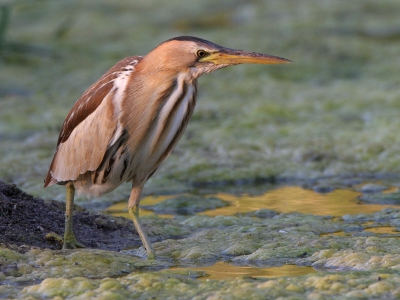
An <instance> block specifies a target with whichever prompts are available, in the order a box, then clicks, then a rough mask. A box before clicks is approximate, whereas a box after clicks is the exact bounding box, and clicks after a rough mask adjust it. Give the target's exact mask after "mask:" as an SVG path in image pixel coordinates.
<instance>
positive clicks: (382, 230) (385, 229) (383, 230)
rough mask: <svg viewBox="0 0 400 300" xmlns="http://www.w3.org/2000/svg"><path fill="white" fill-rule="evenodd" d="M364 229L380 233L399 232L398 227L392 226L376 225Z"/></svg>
mask: <svg viewBox="0 0 400 300" xmlns="http://www.w3.org/2000/svg"><path fill="white" fill-rule="evenodd" d="M364 231H368V232H373V233H379V234H398V233H399V231H397V229H396V227H392V226H381V227H374V228H367V229H364Z"/></svg>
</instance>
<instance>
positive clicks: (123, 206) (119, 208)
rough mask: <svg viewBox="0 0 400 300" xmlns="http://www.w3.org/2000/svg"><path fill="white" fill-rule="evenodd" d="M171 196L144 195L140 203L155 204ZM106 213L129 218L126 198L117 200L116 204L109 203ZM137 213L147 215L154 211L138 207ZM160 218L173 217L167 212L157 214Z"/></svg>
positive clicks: (152, 213)
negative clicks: (120, 200)
mask: <svg viewBox="0 0 400 300" xmlns="http://www.w3.org/2000/svg"><path fill="white" fill-rule="evenodd" d="M172 197H174V195H173V196H157V197H153V196H149V197H145V198H143V199H142V200H141V201H140V205H141V206H143V205H155V204H157V203H159V202H161V201H164V200H166V199H169V198H172ZM106 213H108V214H111V215H113V216H119V217H125V218H128V219H130V218H131V217H130V215H129V213H128V200H126V201H123V202H118V203H116V204H113V205H111V206H110V207H109V208H107V210H106ZM139 215H140V216H148V215H154V212H153V211H151V210H146V209H142V208H140V207H139ZM158 216H159V217H160V218H173V217H174V215H169V214H159V215H158Z"/></svg>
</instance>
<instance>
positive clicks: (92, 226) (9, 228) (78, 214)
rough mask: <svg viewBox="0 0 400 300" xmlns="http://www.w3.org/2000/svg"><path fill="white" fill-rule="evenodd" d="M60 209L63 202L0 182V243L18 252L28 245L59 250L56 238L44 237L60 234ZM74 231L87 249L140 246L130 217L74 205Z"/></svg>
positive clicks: (59, 245)
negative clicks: (126, 217)
mask: <svg viewBox="0 0 400 300" xmlns="http://www.w3.org/2000/svg"><path fill="white" fill-rule="evenodd" d="M64 212H65V204H64V203H60V202H57V201H54V200H43V199H40V198H35V197H33V196H31V195H28V194H26V193H25V192H23V191H22V190H20V189H19V188H17V187H16V186H15V185H9V184H6V183H4V182H1V181H0V244H3V245H6V246H7V247H8V248H12V249H14V250H15V249H17V250H18V251H20V252H24V251H27V250H29V249H30V248H32V247H37V248H41V249H45V248H47V249H61V247H62V244H61V242H60V241H59V240H58V241H57V239H53V238H46V236H47V235H48V234H52V233H55V234H58V235H60V236H61V237H62V236H63V233H64ZM74 232H75V235H76V237H77V239H78V240H79V241H80V242H81V243H83V244H84V245H85V246H86V247H88V248H96V249H102V250H114V251H118V250H123V249H128V248H134V247H138V246H140V245H141V242H140V238H139V236H138V235H137V233H136V230H135V228H134V226H133V223H132V222H131V221H130V220H127V219H125V218H122V217H112V216H108V215H104V214H100V213H92V212H89V211H87V210H85V209H84V208H82V207H80V206H77V205H75V207H74ZM53 235H54V234H53Z"/></svg>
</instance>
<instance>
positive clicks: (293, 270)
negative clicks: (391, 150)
mask: <svg viewBox="0 0 400 300" xmlns="http://www.w3.org/2000/svg"><path fill="white" fill-rule="evenodd" d="M171 269H172V270H179V269H180V268H171ZM191 269H194V270H196V271H204V272H205V273H207V275H208V276H204V277H201V278H200V279H215V280H221V279H227V278H237V277H243V276H246V277H253V278H271V277H282V276H299V275H305V274H310V273H316V272H317V271H316V270H315V269H314V268H312V267H299V266H296V265H283V266H281V267H271V268H254V267H243V266H241V267H238V266H233V265H230V264H228V263H225V262H217V263H216V264H214V265H212V266H209V267H199V268H193V267H191Z"/></svg>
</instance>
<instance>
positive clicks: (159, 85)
mask: <svg viewBox="0 0 400 300" xmlns="http://www.w3.org/2000/svg"><path fill="white" fill-rule="evenodd" d="M289 62H291V61H290V60H288V59H285V58H282V57H278V56H274V55H269V54H261V53H256V52H247V51H242V50H235V49H230V48H226V47H222V46H219V45H217V44H215V43H212V42H210V41H207V40H204V39H201V38H198V37H193V36H178V37H174V38H171V39H169V40H167V41H165V42H162V43H161V44H159V45H158V46H157V47H155V48H154V49H153V50H152V51H150V52H149V53H148V54H147V55H145V56H130V57H127V58H125V59H122V60H121V61H119V62H118V63H117V64H116V65H114V66H113V67H112V68H111V69H109V70H108V71H107V72H106V73H105V74H104V75H103V76H102V77H101V78H100V79H99V80H98V81H97V82H95V83H94V84H93V85H91V86H90V87H89V88H88V89H87V90H86V91H85V92H84V93H83V94H82V96H81V97H80V98H79V99H78V100H77V101H76V102H75V104H74V105H73V107H72V109H71V110H70V112H69V113H68V115H67V116H66V118H65V121H64V123H63V125H62V127H61V130H60V134H59V137H58V141H57V146H56V150H55V154H54V157H53V159H52V161H51V164H50V167H49V170H48V173H47V176H46V178H45V180H44V187H45V188H46V187H48V186H51V185H54V184H58V185H64V186H65V187H66V209H65V231H64V240H63V247H62V248H63V249H75V248H81V247H85V246H84V245H83V244H81V243H80V242H79V241H78V240H77V239H76V237H75V234H74V231H73V223H72V214H73V205H74V196H75V191H77V192H78V193H80V194H83V195H86V196H88V197H89V198H93V197H99V196H101V195H103V194H106V193H108V192H111V191H113V190H114V189H115V188H117V187H118V186H119V185H121V184H122V183H125V182H130V183H131V185H132V189H131V192H130V196H129V200H128V211H129V214H130V217H131V219H132V221H133V223H134V225H135V228H136V231H137V232H138V234H139V236H140V239H141V241H142V243H143V246H144V248H145V250H146V255H147V259H149V260H152V259H156V254H155V251H154V248H153V246H152V244H151V242H150V241H149V238H148V236H147V234H146V232H145V230H144V228H143V226H142V224H141V221H140V217H139V203H140V199H141V194H142V190H143V186H144V184H145V183H146V181H147V180H148V179H149V178H150V177H151V176H152V175H154V173H155V172H156V171H157V169H158V168H159V167H160V165H161V164H162V162H163V161H165V159H166V158H167V157H168V155H169V154H170V153H171V151H172V150H173V149H174V147H175V146H176V144H177V142H178V140H179V139H180V138H181V136H182V134H183V132H184V130H185V128H186V126H187V124H188V121H189V119H190V117H191V116H192V113H193V110H194V108H195V105H196V98H197V79H198V78H199V77H200V76H201V75H204V74H207V73H210V72H213V71H215V70H218V69H221V68H224V67H228V66H233V65H238V64H284V63H289Z"/></svg>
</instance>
